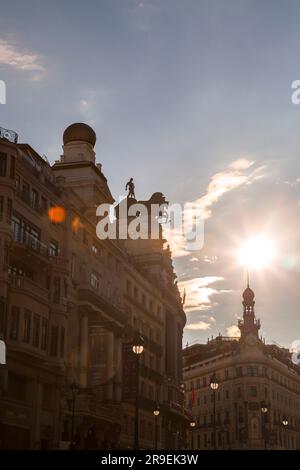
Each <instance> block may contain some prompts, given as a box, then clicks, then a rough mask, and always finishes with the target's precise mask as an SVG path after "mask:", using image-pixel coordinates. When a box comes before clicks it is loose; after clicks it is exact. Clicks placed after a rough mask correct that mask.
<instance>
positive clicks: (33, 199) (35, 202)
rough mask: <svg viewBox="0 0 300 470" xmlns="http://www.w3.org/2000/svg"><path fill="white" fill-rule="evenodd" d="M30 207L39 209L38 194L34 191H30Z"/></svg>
mask: <svg viewBox="0 0 300 470" xmlns="http://www.w3.org/2000/svg"><path fill="white" fill-rule="evenodd" d="M31 207H33V209H35V210H37V209H38V208H39V193H38V192H37V191H36V190H35V189H33V188H32V189H31Z"/></svg>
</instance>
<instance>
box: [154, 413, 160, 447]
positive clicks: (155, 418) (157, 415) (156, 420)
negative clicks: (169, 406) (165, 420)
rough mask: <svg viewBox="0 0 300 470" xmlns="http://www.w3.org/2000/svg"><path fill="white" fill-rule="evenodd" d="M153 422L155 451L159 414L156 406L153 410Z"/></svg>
mask: <svg viewBox="0 0 300 470" xmlns="http://www.w3.org/2000/svg"><path fill="white" fill-rule="evenodd" d="M153 414H154V421H155V449H157V446H158V417H159V414H160V411H159V405H158V404H157V406H156V408H155V409H154V410H153Z"/></svg>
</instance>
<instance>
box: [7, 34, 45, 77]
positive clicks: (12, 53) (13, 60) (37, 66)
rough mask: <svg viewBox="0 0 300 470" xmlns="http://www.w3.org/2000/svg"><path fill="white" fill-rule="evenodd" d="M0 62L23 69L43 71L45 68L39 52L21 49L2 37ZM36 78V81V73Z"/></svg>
mask: <svg viewBox="0 0 300 470" xmlns="http://www.w3.org/2000/svg"><path fill="white" fill-rule="evenodd" d="M0 64H3V65H8V66H11V67H14V68H15V69H17V70H22V71H30V72H43V71H44V70H45V69H44V67H43V65H42V64H41V63H40V57H39V56H38V55H37V54H34V53H32V52H28V51H26V52H25V51H21V50H19V49H18V48H17V47H16V46H15V45H13V44H11V43H9V42H8V41H6V40H4V39H0ZM34 78H35V81H36V78H37V75H36V74H35V76H34Z"/></svg>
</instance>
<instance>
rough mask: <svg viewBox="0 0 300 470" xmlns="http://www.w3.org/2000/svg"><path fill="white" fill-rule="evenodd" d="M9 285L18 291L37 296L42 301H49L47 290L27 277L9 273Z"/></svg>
mask: <svg viewBox="0 0 300 470" xmlns="http://www.w3.org/2000/svg"><path fill="white" fill-rule="evenodd" d="M10 285H11V288H12V289H16V290H18V291H19V292H21V291H23V292H24V294H26V295H28V294H29V295H31V296H34V298H39V299H41V300H42V301H43V302H46V303H48V301H49V291H48V290H47V289H46V288H45V287H43V286H41V285H40V284H38V283H37V282H34V281H33V280H32V279H29V278H28V277H25V276H17V275H10Z"/></svg>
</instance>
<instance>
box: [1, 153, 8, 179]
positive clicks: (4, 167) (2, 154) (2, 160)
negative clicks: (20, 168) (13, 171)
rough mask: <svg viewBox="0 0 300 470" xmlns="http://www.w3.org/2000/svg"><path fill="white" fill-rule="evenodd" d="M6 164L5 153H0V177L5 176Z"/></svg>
mask: <svg viewBox="0 0 300 470" xmlns="http://www.w3.org/2000/svg"><path fill="white" fill-rule="evenodd" d="M6 163H7V155H6V153H3V152H0V176H6Z"/></svg>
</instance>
